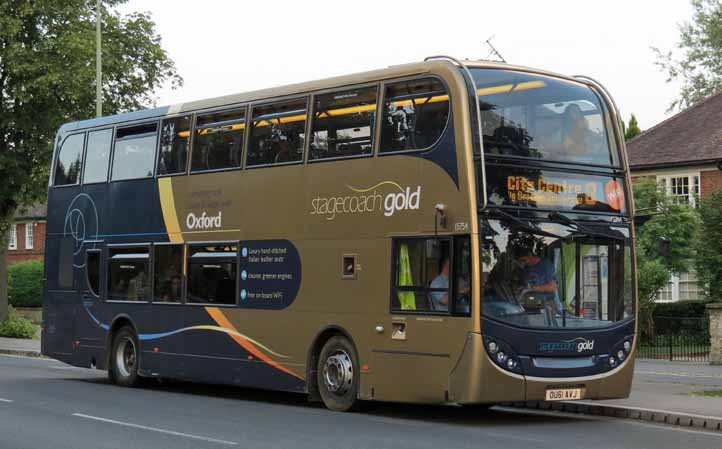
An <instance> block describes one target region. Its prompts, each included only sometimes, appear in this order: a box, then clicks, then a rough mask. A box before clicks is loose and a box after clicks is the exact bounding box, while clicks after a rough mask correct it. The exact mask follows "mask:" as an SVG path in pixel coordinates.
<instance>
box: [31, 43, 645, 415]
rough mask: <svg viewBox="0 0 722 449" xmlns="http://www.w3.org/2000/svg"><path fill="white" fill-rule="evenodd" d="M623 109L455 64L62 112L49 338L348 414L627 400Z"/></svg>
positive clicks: (572, 80)
mask: <svg viewBox="0 0 722 449" xmlns="http://www.w3.org/2000/svg"><path fill="white" fill-rule="evenodd" d="M619 123H620V122H619V117H618V112H617V109H616V107H615V106H614V103H613V102H612V100H611V98H610V96H609V95H608V93H607V91H606V90H605V89H604V88H603V87H602V86H601V85H600V84H599V83H597V82H595V81H594V80H592V79H590V78H585V77H567V76H562V75H558V74H553V73H549V72H545V71H540V70H535V69H529V68H525V67H517V66H512V65H507V64H497V63H492V62H486V61H464V62H460V61H458V60H456V59H453V58H450V57H431V58H428V59H427V60H425V61H424V62H420V63H413V64H406V65H399V66H394V67H389V68H386V69H382V70H376V71H371V72H366V73H361V74H357V75H350V76H342V77H337V78H331V79H327V80H323V81H316V82H310V83H303V84H296V85H291V86H285V87H279V88H274V89H268V90H261V91H256V92H250V93H245V94H238V95H230V96H226V97H221V98H215V99H210V100H202V101H196V102H192V103H184V104H179V105H175V106H171V107H163V108H155V109H149V110H143V111H137V112H131V113H126V114H120V115H116V116H111V117H102V118H96V119H91V120H84V121H80V122H74V123H69V124H66V125H63V126H62V127H61V128H60V130H59V131H58V135H57V140H56V145H55V156H54V159H53V165H52V169H51V173H52V175H51V179H50V186H49V192H48V197H49V204H48V209H49V210H48V232H47V240H46V259H45V266H46V278H47V279H46V284H45V290H44V315H43V317H44V318H43V319H44V325H43V335H42V352H43V354H45V355H47V356H49V357H52V358H55V359H58V360H61V361H64V362H66V363H69V364H71V365H75V366H80V367H91V368H98V369H104V370H107V371H108V373H109V376H110V378H111V379H112V380H113V381H114V382H116V383H118V384H122V385H128V386H131V385H136V384H137V383H138V382H139V381H141V379H142V378H176V379H186V380H192V381H199V382H209V383H222V384H233V385H242V386H248V387H254V388H267V389H275V390H285V391H293V392H302V393H306V394H308V396H309V398H310V399H311V400H322V401H323V402H324V404H325V405H326V406H327V407H329V408H331V409H334V410H347V409H349V408H351V407H352V406H353V405H354V404H355V403H356V402H357V401H358V400H380V401H402V402H424V403H455V404H478V403H485V404H491V403H498V402H502V401H504V402H506V401H525V400H575V399H606V398H620V397H626V396H627V395H628V394H629V390H630V385H631V381H632V373H633V369H634V363H633V359H634V352H633V348H634V344H635V334H636V320H635V316H636V301H635V294H636V293H635V268H634V267H635V264H634V245H633V240H634V230H633V226H632V220H631V219H630V217H631V216H632V201H631V195H630V190H629V186H630V178H629V170H628V167H627V162H626V156H625V149H624V141H623V139H622V133H621V130H620V126H619Z"/></svg>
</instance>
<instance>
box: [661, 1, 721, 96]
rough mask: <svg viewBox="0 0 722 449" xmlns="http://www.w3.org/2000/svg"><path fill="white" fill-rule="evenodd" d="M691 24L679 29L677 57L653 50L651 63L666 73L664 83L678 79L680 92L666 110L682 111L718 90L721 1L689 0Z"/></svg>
mask: <svg viewBox="0 0 722 449" xmlns="http://www.w3.org/2000/svg"><path fill="white" fill-rule="evenodd" d="M692 7H693V8H694V13H693V15H692V21H691V22H685V23H683V24H681V25H680V26H679V32H680V42H679V43H678V44H677V49H678V51H679V52H681V53H682V55H681V56H680V57H679V58H677V57H676V56H675V55H674V54H673V53H672V51H669V52H667V53H663V52H662V51H660V50H659V49H657V48H653V49H652V50H653V51H654V52H655V53H656V54H657V62H656V63H655V64H656V65H657V66H658V67H659V68H660V69H661V70H662V71H664V72H667V75H668V79H667V81H668V82H669V81H672V80H680V81H681V82H682V90H681V91H680V93H679V97H678V98H677V99H676V100H674V101H673V102H672V104H671V105H670V107H669V110H673V109H679V110H682V109H686V108H688V107H689V106H691V105H693V104H695V103H697V102H698V101H700V100H702V99H704V98H706V97H708V96H710V95H712V94H713V93H715V92H717V91H719V90H721V89H722V2H720V0H692Z"/></svg>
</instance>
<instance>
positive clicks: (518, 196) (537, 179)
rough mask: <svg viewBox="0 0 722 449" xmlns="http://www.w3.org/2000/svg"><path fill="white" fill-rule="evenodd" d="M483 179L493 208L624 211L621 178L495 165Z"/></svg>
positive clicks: (624, 201)
mask: <svg viewBox="0 0 722 449" xmlns="http://www.w3.org/2000/svg"><path fill="white" fill-rule="evenodd" d="M486 177H487V193H488V198H489V203H490V204H494V205H497V206H516V207H528V208H535V209H550V210H569V211H586V212H610V213H625V212H626V199H625V195H624V184H623V183H624V181H623V179H622V178H621V177H612V176H604V175H586V174H577V173H566V172H558V171H552V170H544V169H539V168H518V167H498V166H497V167H494V166H489V167H488V168H487V171H486Z"/></svg>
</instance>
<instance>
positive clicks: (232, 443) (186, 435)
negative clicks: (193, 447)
mask: <svg viewBox="0 0 722 449" xmlns="http://www.w3.org/2000/svg"><path fill="white" fill-rule="evenodd" d="M73 416H75V417H77V418H84V419H92V420H94V421H100V422H104V423H108V424H117V425H119V426H125V427H131V428H133V429H141V430H149V431H151V432H158V433H164V434H166V435H174V436H177V437H183V438H191V439H194V440H200V441H206V442H209V443H218V444H225V445H228V446H237V445H238V443H236V442H235V441H227V440H219V439H216V438H209V437H204V436H200V435H192V434H190V433H183V432H176V431H174V430H166V429H159V428H157V427H149V426H142V425H140V424H133V423H127V422H123V421H116V420H114V419H108V418H100V417H98V416H91V415H84V414H82V413H73Z"/></svg>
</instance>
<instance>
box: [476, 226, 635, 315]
mask: <svg viewBox="0 0 722 449" xmlns="http://www.w3.org/2000/svg"><path fill="white" fill-rule="evenodd" d="M482 228H483V229H484V234H485V236H484V239H483V244H482V245H481V262H482V314H483V315H485V316H486V317H488V318H492V319H496V320H499V321H503V322H506V323H509V324H513V325H517V326H523V327H534V328H595V327H605V326H609V325H611V324H613V323H615V322H618V321H622V320H625V319H628V318H631V317H633V316H634V296H633V289H632V285H633V283H632V272H631V251H630V247H629V230H628V228H625V227H618V226H617V227H610V226H607V227H606V229H603V230H602V229H601V228H600V229H598V230H597V231H598V234H595V236H594V237H589V236H588V235H587V234H586V233H582V232H579V230H578V229H575V228H574V227H570V226H565V225H561V224H558V223H549V222H542V223H539V222H529V223H528V224H527V223H524V222H523V220H521V219H519V220H518V222H516V221H511V220H501V221H500V220H486V221H485V222H484V226H483V227H482ZM604 234H606V235H608V236H609V238H604V237H603V235H604Z"/></svg>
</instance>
